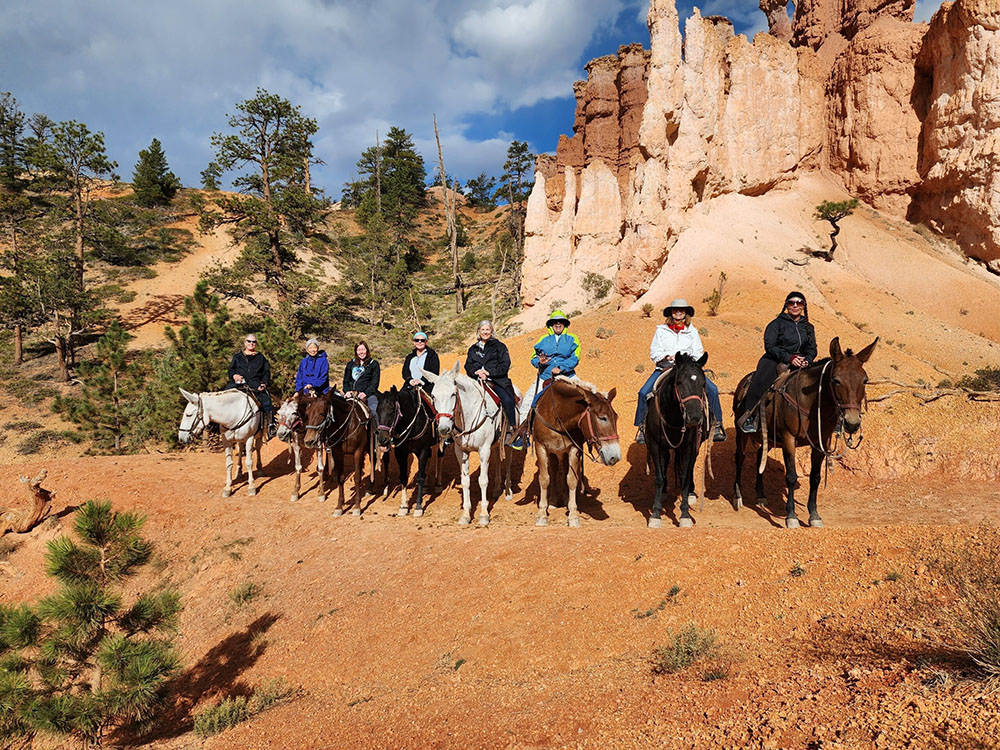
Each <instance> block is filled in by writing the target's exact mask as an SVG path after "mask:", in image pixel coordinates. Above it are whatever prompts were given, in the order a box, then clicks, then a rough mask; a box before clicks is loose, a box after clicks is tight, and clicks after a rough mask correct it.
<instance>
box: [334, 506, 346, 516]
mask: <svg viewBox="0 0 1000 750" xmlns="http://www.w3.org/2000/svg"><path fill="white" fill-rule="evenodd" d="M342 515H344V511H343V510H342V509H340V508H337V509H336V510H334V511H333V517H334V518H340V517H341V516H342Z"/></svg>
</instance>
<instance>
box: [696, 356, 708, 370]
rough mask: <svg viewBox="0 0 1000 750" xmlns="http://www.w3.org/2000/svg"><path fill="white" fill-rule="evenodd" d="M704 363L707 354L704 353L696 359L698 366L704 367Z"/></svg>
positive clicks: (706, 359)
mask: <svg viewBox="0 0 1000 750" xmlns="http://www.w3.org/2000/svg"><path fill="white" fill-rule="evenodd" d="M706 362H708V352H705V353H704V354H702V355H701V356H700V357H698V364H699V365H701V366H702V367H704V366H705V363H706Z"/></svg>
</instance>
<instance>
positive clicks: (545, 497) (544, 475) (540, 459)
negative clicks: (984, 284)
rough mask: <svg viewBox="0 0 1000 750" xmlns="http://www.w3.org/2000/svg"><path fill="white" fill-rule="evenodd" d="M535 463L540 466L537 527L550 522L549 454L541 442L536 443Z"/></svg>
mask: <svg viewBox="0 0 1000 750" xmlns="http://www.w3.org/2000/svg"><path fill="white" fill-rule="evenodd" d="M535 463H536V464H538V517H537V518H536V519H535V526H545V525H547V524H548V522H549V481H550V479H551V477H550V476H549V452H548V450H547V449H546V447H545V446H544V445H543V444H542V441H541V440H536V441H535Z"/></svg>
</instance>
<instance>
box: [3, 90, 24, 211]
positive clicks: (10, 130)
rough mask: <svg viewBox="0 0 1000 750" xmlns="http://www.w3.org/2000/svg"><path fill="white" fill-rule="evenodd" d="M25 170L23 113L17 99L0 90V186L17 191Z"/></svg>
mask: <svg viewBox="0 0 1000 750" xmlns="http://www.w3.org/2000/svg"><path fill="white" fill-rule="evenodd" d="M26 171H27V143H26V141H25V138H24V113H23V112H22V111H21V110H20V109H19V108H18V106H17V99H15V98H14V97H13V96H11V95H10V94H9V93H7V92H6V91H3V92H0V188H3V189H4V190H10V191H19V190H20V189H21V188H22V187H23V185H24V181H23V179H22V177H23V175H24V173H25V172H26Z"/></svg>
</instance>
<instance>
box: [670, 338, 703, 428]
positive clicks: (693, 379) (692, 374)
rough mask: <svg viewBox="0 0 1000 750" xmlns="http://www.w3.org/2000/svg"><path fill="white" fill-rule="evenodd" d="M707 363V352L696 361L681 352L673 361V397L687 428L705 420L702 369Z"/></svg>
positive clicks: (696, 425)
mask: <svg viewBox="0 0 1000 750" xmlns="http://www.w3.org/2000/svg"><path fill="white" fill-rule="evenodd" d="M707 361H708V352H705V353H704V354H702V355H701V357H700V358H698V359H695V358H694V357H692V356H691V355H689V354H686V353H683V352H682V353H681V354H678V355H677V357H676V358H675V359H674V395H676V396H677V402H678V404H679V405H680V408H681V414H682V415H683V417H684V424H685V426H687V427H698V426H699V425H701V423H702V421H703V420H704V419H705V400H704V399H705V370H704V369H702V368H704V366H705V363H706V362H707ZM705 426H706V427H707V425H705Z"/></svg>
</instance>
